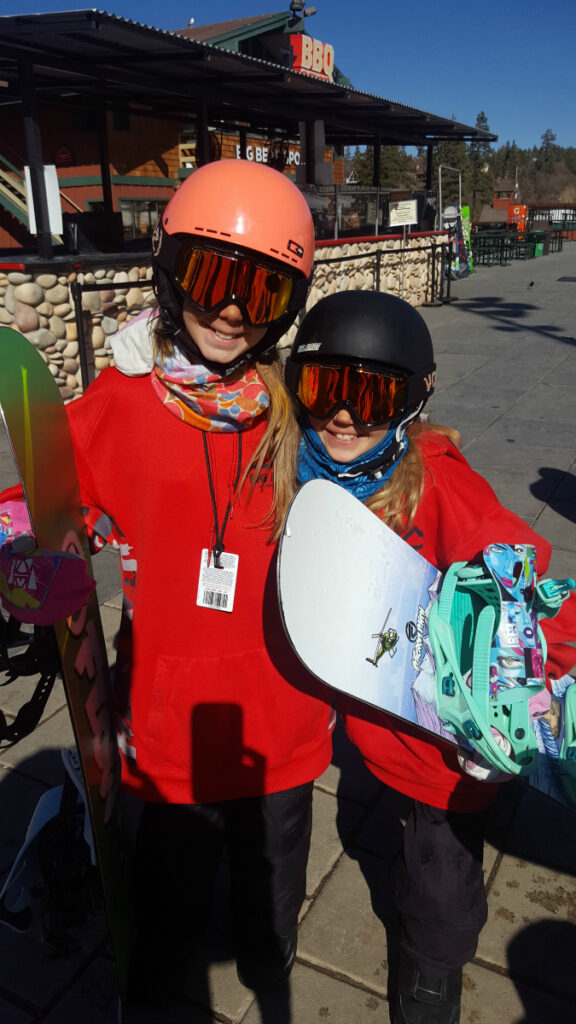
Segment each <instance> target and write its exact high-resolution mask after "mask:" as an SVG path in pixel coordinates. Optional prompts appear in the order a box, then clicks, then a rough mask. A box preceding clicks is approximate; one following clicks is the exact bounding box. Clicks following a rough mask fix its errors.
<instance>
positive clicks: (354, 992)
mask: <svg viewBox="0 0 576 1024" xmlns="http://www.w3.org/2000/svg"><path fill="white" fill-rule="evenodd" d="M387 1020H388V1006H387V1003H386V1001H385V1000H384V999H382V998H380V997H379V996H378V995H377V994H376V993H374V992H369V991H366V990H365V989H362V988H356V987H355V986H353V985H349V984H347V983H346V981H345V980H343V979H339V978H333V977H330V976H329V975H327V974H324V973H321V972H319V971H314V970H310V969H309V968H307V967H304V966H302V965H301V964H297V965H296V967H295V968H294V970H293V972H292V975H291V977H290V985H289V986H287V991H286V992H285V993H283V994H281V995H270V996H269V997H267V998H265V997H261V998H260V1001H259V1005H258V1003H254V1004H253V1005H252V1007H251V1008H250V1010H249V1012H248V1013H247V1014H246V1017H245V1018H244V1020H243V1022H242V1024H318V1022H321V1021H329V1024H350V1022H351V1021H356V1022H358V1024H372V1022H373V1024H384V1021H387Z"/></svg>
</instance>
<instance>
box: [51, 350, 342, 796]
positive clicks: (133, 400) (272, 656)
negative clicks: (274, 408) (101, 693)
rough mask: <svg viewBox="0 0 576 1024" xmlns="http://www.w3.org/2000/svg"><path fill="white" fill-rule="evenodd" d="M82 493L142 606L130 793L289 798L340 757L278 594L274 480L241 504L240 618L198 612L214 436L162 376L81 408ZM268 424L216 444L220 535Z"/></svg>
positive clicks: (88, 398)
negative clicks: (189, 417)
mask: <svg viewBox="0 0 576 1024" xmlns="http://www.w3.org/2000/svg"><path fill="white" fill-rule="evenodd" d="M68 413H69V418H70V424H71V428H72V434H73V438H74V444H75V449H76V457H77V463H78V473H79V478H80V484H81V488H82V495H83V499H84V501H85V502H86V504H87V505H88V506H90V508H91V513H90V517H89V518H90V521H91V523H92V524H94V523H96V530H97V532H100V533H101V534H102V535H104V536H107V535H108V534H110V532H111V528H110V526H109V525H108V524H107V523H106V521H105V520H102V518H101V517H100V519H99V513H98V511H94V510H99V511H100V512H105V513H106V515H107V516H109V517H110V518H111V519H112V520H113V523H114V529H113V531H112V532H114V533H115V534H116V536H117V537H118V538H119V542H120V546H121V555H122V565H123V578H124V593H125V598H126V599H127V603H128V604H129V605H131V606H132V609H131V611H130V614H129V615H125V617H124V621H123V627H122V630H121V634H120V639H119V662H118V665H117V671H116V697H117V704H118V711H119V719H120V721H121V726H122V729H121V746H122V748H123V776H124V781H125V784H126V787H127V788H128V789H129V790H131V791H132V792H134V793H136V794H137V795H138V796H140V797H143V798H145V799H147V800H165V801H167V802H170V803H189V802H190V803H195V802H211V801H219V800H230V799H235V798H239V797H245V796H255V795H260V794H262V793H271V792H277V791H280V790H283V789H287V788H290V787H292V786H296V785H299V784H301V783H304V782H308V781H310V780H312V779H314V778H316V777H317V776H318V775H320V774H321V773H322V772H323V771H324V770H325V768H326V767H327V765H328V764H329V762H330V757H331V737H330V726H329V722H330V714H331V712H330V708H329V707H328V705H327V704H325V703H324V702H323V701H322V700H319V699H317V698H316V697H315V696H314V695H312V694H313V693H314V692H315V691H316V692H318V691H319V690H320V689H321V688H320V686H319V684H315V683H314V682H313V681H312V680H311V679H310V677H309V676H308V675H307V673H306V672H305V670H304V669H303V668H302V667H301V666H300V663H299V662H298V660H297V659H296V657H295V656H294V655H293V653H292V651H291V649H290V647H289V644H288V641H287V640H286V638H285V635H284V631H283V629H282V625H281V622H280V616H279V611H278V607H277V598H276V582H275V575H276V574H275V551H276V549H275V546H274V545H273V544H270V543H269V542H268V537H269V532H270V531H269V526H267V527H265V526H263V525H262V519H263V517H264V516H265V514H266V512H267V511H268V509H269V507H270V503H271V497H272V480H271V473H270V471H269V470H268V471H264V472H263V473H262V474H261V478H260V479H259V480H258V481H257V484H256V488H255V490H254V493H253V495H252V497H251V498H250V500H248V495H249V491H250V487H249V484H247V485H246V486H245V487H244V488H243V490H242V493H241V496H240V499H237V500H235V501H234V503H233V509H232V513H231V515H230V517H229V520H228V525H227V528H226V534H225V548H226V551H227V552H230V553H235V554H237V555H238V556H239V570H238V582H237V587H236V596H235V603H234V609H233V611H232V612H231V613H227V612H222V611H216V610H213V609H210V608H201V607H198V606H197V604H196V596H197V588H198V576H199V568H200V557H201V551H202V549H203V548H210V547H211V546H212V545H213V543H214V540H215V536H214V513H213V506H212V500H211V496H210V489H209V482H208V471H207V466H206V459H205V455H204V448H203V443H202V431H200V430H198V429H196V428H195V427H192V426H189V425H188V424H186V423H184V422H182V421H181V420H180V419H178V418H177V417H176V416H173V415H172V414H171V413H170V412H169V411H168V410H167V409H166V408H165V407H164V406H163V405H162V403H161V402H160V401H159V399H158V398H157V397H156V395H155V394H154V393H153V390H152V386H151V383H150V377H149V376H145V377H126V376H124V375H122V374H120V373H119V372H118V371H117V370H114V369H110V370H105V371H104V372H103V373H102V374H101V375H100V376H99V377H98V379H97V380H96V381H95V382H94V383H93V384H91V385H90V387H89V388H88V391H87V392H86V394H85V395H84V396H83V397H82V398H81V399H79V400H78V401H76V402H73V403H72V404H71V405H69V406H68ZM264 429H265V422H263V418H261V420H260V421H257V422H256V425H254V426H253V427H252V428H251V429H248V430H245V431H243V432H242V433H241V435H239V434H237V433H213V432H210V433H208V434H207V435H206V438H207V441H208V448H209V453H210V461H211V469H212V478H213V485H214V492H215V500H216V508H217V513H218V520H219V524H220V526H221V525H222V522H223V519H224V515H225V509H226V505H227V502H228V500H229V498H230V497H231V495H232V490H233V487H232V484H233V481H234V477H235V475H236V471H237V465H238V463H237V460H238V438H239V436H240V437H241V441H242V469H244V467H245V466H246V464H247V462H248V461H249V459H250V457H251V455H252V453H253V452H254V450H255V448H256V446H257V444H258V442H259V441H260V439H261V437H262V434H263V432H264Z"/></svg>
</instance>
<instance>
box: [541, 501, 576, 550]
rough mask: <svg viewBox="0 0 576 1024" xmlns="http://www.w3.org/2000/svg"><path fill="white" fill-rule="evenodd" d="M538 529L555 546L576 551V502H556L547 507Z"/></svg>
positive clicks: (542, 513)
mask: <svg viewBox="0 0 576 1024" xmlns="http://www.w3.org/2000/svg"><path fill="white" fill-rule="evenodd" d="M537 529H538V531H539V532H540V533H542V535H543V536H544V537H546V539H547V540H549V541H550V543H551V544H552V545H553V546H554V547H555V548H562V549H563V550H565V551H566V550H568V551H576V502H575V501H572V502H568V501H567V502H554V506H553V507H550V506H548V507H547V508H545V509H544V510H543V511H542V512H541V514H540V515H539V517H538V526H537Z"/></svg>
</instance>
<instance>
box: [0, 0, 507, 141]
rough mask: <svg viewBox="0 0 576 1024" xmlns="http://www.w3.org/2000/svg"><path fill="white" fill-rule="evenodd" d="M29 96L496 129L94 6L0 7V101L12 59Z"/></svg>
mask: <svg viewBox="0 0 576 1024" xmlns="http://www.w3.org/2000/svg"><path fill="white" fill-rule="evenodd" d="M22 63H24V64H28V65H32V66H33V68H34V82H35V92H36V98H37V102H45V103H47V102H50V103H58V104H65V105H72V106H74V105H75V106H81V107H84V108H86V107H87V106H88V105H90V104H93V105H99V106H101V105H104V106H105V107H106V108H108V109H115V108H119V107H120V108H122V109H129V110H131V111H132V112H133V113H134V114H138V113H140V114H147V115H152V116H157V117H160V118H163V119H166V118H171V117H172V118H176V119H182V120H189V121H190V122H193V121H194V120H195V119H196V117H197V116H198V112H199V110H200V109H201V108H202V110H203V111H204V113H205V116H207V118H208V121H209V123H213V124H220V123H222V124H224V125H226V126H228V125H233V124H235V123H242V124H244V125H246V127H247V128H250V129H252V130H255V131H262V132H267V133H269V134H272V133H274V131H275V130H278V129H281V130H283V131H284V132H286V133H287V134H288V135H292V136H294V135H296V134H297V132H298V122H299V121H315V120H322V121H324V123H325V132H326V142H327V143H328V144H329V145H330V144H331V145H334V146H361V145H367V144H368V145H369V144H372V143H373V142H374V139H375V137H379V138H380V141H381V143H382V144H383V145H386V144H388V145H395V146H426V145H430V144H432V143H434V142H437V141H439V140H441V139H442V140H449V141H454V142H456V141H461V140H466V141H469V140H472V139H482V140H485V141H489V142H492V141H495V140H496V139H497V136H496V135H493V134H492V133H490V132H484V131H482V130H481V129H478V128H472V127H470V126H468V125H464V124H460V123H458V122H456V121H453V120H449V119H447V118H443V117H438V116H436V115H435V114H429V113H426V112H425V111H422V110H417V109H416V108H413V107H408V106H405V105H404V104H402V103H396V102H394V101H392V100H387V99H382V98H380V97H378V96H373V95H371V94H369V93H363V92H359V91H358V90H356V89H351V88H343V87H341V86H337V85H332V84H330V83H327V82H324V81H320V80H319V79H315V78H312V77H311V76H308V75H305V74H301V73H298V72H294V71H292V70H290V69H288V68H284V67H281V66H279V65H277V64H271V63H268V62H266V61H262V60H258V59H256V58H253V57H246V56H243V55H240V54H237V53H231V52H229V51H227V50H224V49H221V48H219V47H217V46H209V45H206V44H203V43H199V42H197V41H195V40H193V39H190V38H186V37H184V36H182V35H178V34H174V33H171V32H165V31H162V30H160V29H155V28H151V27H148V26H145V25H140V24H138V23H136V22H133V21H127V20H125V19H123V18H119V17H117V16H116V15H113V14H107V13H106V12H102V11H97V10H86V11H71V12H64V13H53V14H31V15H14V16H10V17H6V16H4V17H0V81H1V83H2V84H1V85H0V109H1V107H2V105H3V104H12V103H15V102H19V101H20V96H21V94H20V88H21V86H20V77H21V67H20V66H21V64H22Z"/></svg>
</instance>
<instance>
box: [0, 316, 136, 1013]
mask: <svg viewBox="0 0 576 1024" xmlns="http://www.w3.org/2000/svg"><path fill="white" fill-rule="evenodd" d="M0 412H1V415H2V419H3V421H4V426H5V428H6V433H7V435H8V439H9V442H10V447H11V450H12V454H13V456H14V461H15V463H16V467H17V470H18V475H19V477H20V482H21V484H22V488H23V491H24V496H25V499H26V504H27V509H28V514H29V517H30V521H31V523H32V527H33V531H34V534H35V536H36V540H37V544H38V547H39V548H43V549H46V550H52V551H68V552H74V553H76V554H79V555H82V557H83V558H84V559H85V560H86V563H87V569H88V572H89V573H90V574H92V573H91V563H90V550H89V544H88V538H87V535H86V530H85V526H84V520H83V515H82V507H81V499H80V491H79V485H78V478H77V473H76V464H75V459H74V450H73V446H72V438H71V435H70V430H69V426H68V418H67V415H66V410H65V407H64V404H63V402H62V399H61V398H60V393H59V390H58V386H57V384H56V382H55V380H54V378H53V377H52V374H51V373H50V370H49V369H48V366H47V365H46V364H45V363H44V361H43V359H42V357H41V356H40V355H39V353H38V352H37V351H36V349H35V348H34V347H33V346H32V344H31V343H30V342H29V341H28V340H27V339H26V338H24V337H23V336H22V335H21V334H19V333H18V332H17V331H14V330H12V329H10V328H6V327H2V328H0ZM92 575H93V574H92ZM54 631H55V634H56V640H57V646H58V649H59V653H60V661H61V672H62V679H63V683H64V688H65V692H66V698H67V702H68V707H69V711H70V717H71V720H72V726H73V730H74V736H75V741H76V746H77V751H78V755H79V760H80V764H81V773H82V778H83V783H84V789H85V796H86V803H87V805H88V810H89V814H90V820H91V826H92V834H93V844H94V850H95V855H96V861H97V866H98V870H99V874H100V879H101V884H102V891H103V899H104V906H105V910H106V916H107V921H108V927H109V932H110V939H111V945H112V952H113V956H114V962H115V966H116V972H117V978H118V983H119V989H120V993H121V996H123V995H124V994H125V992H126V984H127V975H128V966H129V964H128V958H129V953H130V949H131V945H132V923H131V911H130V865H129V855H130V844H129V841H128V832H127V825H126V823H125V820H124V812H123V802H122V797H121V789H120V774H121V768H120V755H119V752H118V746H117V742H116V732H115V727H114V712H113V701H112V688H111V681H110V677H109V672H108V662H107V656H106V645H105V641H104V633H103V629H102V623H101V620H100V613H99V609H98V599H97V596H96V590H93V591H92V593H91V594H90V597H89V599H88V601H87V602H86V604H85V605H84V607H82V608H81V609H80V610H79V611H78V612H77V613H76V614H75V615H74V616H71V617H70V618H68V619H66V620H64V621H61V622H58V623H57V624H56V625H55V626H54Z"/></svg>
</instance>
